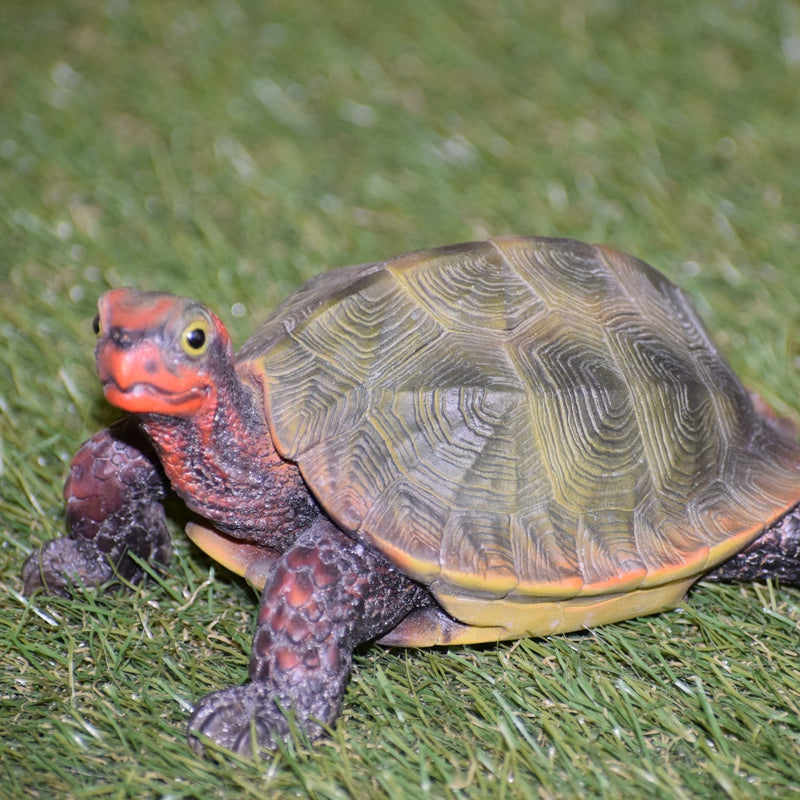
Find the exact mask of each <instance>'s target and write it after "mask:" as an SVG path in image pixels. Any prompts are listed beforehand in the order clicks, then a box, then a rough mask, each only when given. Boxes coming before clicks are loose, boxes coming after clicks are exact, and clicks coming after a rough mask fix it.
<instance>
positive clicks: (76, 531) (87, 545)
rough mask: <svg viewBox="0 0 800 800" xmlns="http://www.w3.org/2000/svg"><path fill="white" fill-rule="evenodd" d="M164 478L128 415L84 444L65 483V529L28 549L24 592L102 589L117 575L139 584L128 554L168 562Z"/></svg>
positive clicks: (65, 592)
mask: <svg viewBox="0 0 800 800" xmlns="http://www.w3.org/2000/svg"><path fill="white" fill-rule="evenodd" d="M167 487H168V484H167V481H166V478H165V477H164V474H163V472H162V471H161V467H160V466H159V464H158V460H157V458H156V455H155V453H154V451H153V449H152V447H151V446H150V444H149V442H148V441H147V440H146V439H145V437H144V435H143V434H142V433H141V431H140V430H139V428H138V426H137V425H136V424H135V422H133V421H132V420H130V419H122V420H120V421H119V422H117V423H115V424H114V425H112V426H111V427H109V428H106V429H104V430H102V431H100V432H99V433H97V434H95V435H94V436H93V437H92V438H91V439H89V440H88V441H86V442H85V443H84V444H83V445H82V446H81V448H80V449H79V450H78V452H77V453H76V454H75V457H74V458H73V459H72V463H71V464H70V474H69V477H68V478H67V481H66V483H65V485H64V499H65V500H66V520H67V526H68V529H69V533H68V535H67V536H66V537H64V538H61V539H53V540H52V541H50V542H47V543H46V544H45V545H44V546H42V547H41V548H40V549H39V550H36V551H35V552H33V553H32V554H31V555H30V556H29V557H28V558H27V560H26V561H25V564H24V565H23V567H22V578H23V581H24V584H25V586H24V591H25V594H27V595H31V594H33V593H34V592H36V591H37V590H40V589H41V590H44V591H45V592H46V593H48V594H57V595H62V596H69V594H70V587H71V586H73V585H75V584H84V585H86V586H99V585H100V584H103V583H106V582H107V581H109V580H111V579H112V578H113V577H114V575H115V574H117V575H119V576H120V577H122V578H124V579H125V580H128V581H130V582H132V583H136V582H137V581H139V580H141V577H142V569H141V568H140V567H139V566H138V564H136V563H135V562H134V561H133V559H132V558H131V557H130V554H131V553H132V554H134V555H136V556H138V557H139V558H140V559H143V560H145V561H152V562H155V563H158V564H166V563H167V562H168V561H169V558H170V555H171V542H170V537H169V532H168V530H167V526H166V518H165V514H164V507H163V505H162V503H161V501H162V500H163V499H164V497H166V495H167Z"/></svg>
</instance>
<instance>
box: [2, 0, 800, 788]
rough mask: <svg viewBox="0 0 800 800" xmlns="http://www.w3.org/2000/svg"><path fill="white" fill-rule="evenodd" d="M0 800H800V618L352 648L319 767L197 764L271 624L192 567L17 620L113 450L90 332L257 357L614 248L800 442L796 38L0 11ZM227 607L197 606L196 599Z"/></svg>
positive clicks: (314, 7)
mask: <svg viewBox="0 0 800 800" xmlns="http://www.w3.org/2000/svg"><path fill="white" fill-rule="evenodd" d="M2 17H3V23H2V25H0V236H1V237H2V238H1V239H0V436H1V437H2V439H1V440H0V446H1V447H2V449H1V450H0V456H1V457H2V460H1V461H0V469H2V472H0V543H2V547H0V603H2V614H0V724H2V726H3V735H2V737H0V796H2V797H24V796H35V795H37V794H38V795H40V796H42V797H60V796H70V797H86V798H89V797H92V798H94V797H97V798H105V797H108V798H123V797H158V796H165V797H175V798H179V797H181V798H182V797H258V796H287V797H293V796H299V797H313V798H334V797H348V796H354V797H372V798H381V797H398V796H407V797H419V796H434V797H489V796H491V797H532V798H539V797H543V798H549V797H573V796H581V797H602V796H606V795H611V796H617V797H619V796H624V797H639V796H641V797H654V796H657V797H696V796H700V795H702V796H706V795H716V796H730V797H748V796H791V795H797V794H800V788H799V786H800V784H799V783H798V764H800V669H799V668H798V664H797V654H798V634H799V633H800V624H799V622H798V620H800V611H798V599H800V593H798V591H797V590H791V589H786V588H782V587H773V586H767V587H754V586H746V587H719V586H711V585H700V586H699V587H698V588H697V589H696V590H695V591H694V592H693V593H692V595H691V597H690V601H689V602H688V603H687V604H686V606H685V607H684V608H683V609H681V610H679V611H675V612H671V613H668V614H664V615H662V616H659V617H653V618H648V619H641V620H634V621H630V622H627V623H623V624H619V625H614V626H609V627H606V628H603V629H598V630H595V631H591V632H586V633H580V634H575V635H571V636H564V637H557V638H554V639H550V640H524V641H519V642H512V643H506V644H502V645H500V646H497V647H483V648H454V649H451V650H427V651H407V652H406V651H388V650H384V649H382V648H378V647H367V648H364V649H362V650H361V651H360V652H359V654H358V656H357V659H356V667H355V672H354V675H353V679H352V681H351V683H350V685H349V688H348V691H347V695H346V698H345V706H344V713H343V716H342V718H341V720H340V722H339V723H338V724H337V726H336V728H335V730H334V731H333V733H332V737H331V739H330V740H329V741H327V742H323V743H321V744H318V745H316V746H315V747H313V748H307V747H305V746H304V745H303V744H302V743H301V744H300V745H299V746H298V747H297V748H289V749H287V750H285V751H283V752H281V753H278V754H277V755H276V756H275V758H274V760H268V761H265V762H262V763H255V764H254V763H250V762H241V763H239V762H236V761H235V760H231V759H227V758H224V757H221V756H215V755H212V756H211V757H209V758H208V759H206V760H198V759H196V758H195V757H194V756H193V755H192V754H191V752H190V751H189V750H188V748H187V747H186V745H185V741H184V724H185V720H186V717H187V714H188V711H189V708H190V706H191V703H192V702H193V701H194V700H195V699H196V698H197V697H199V696H201V695H202V694H204V693H206V692H207V691H210V690H212V689H215V688H219V687H220V686H224V685H229V684H233V683H239V682H241V680H242V679H243V678H244V676H245V673H246V664H247V656H248V650H249V639H250V635H251V630H252V616H253V612H254V610H255V607H256V601H255V598H254V597H253V596H252V594H251V593H250V592H249V590H248V589H247V588H246V587H245V586H243V585H242V584H241V583H240V582H238V581H237V580H235V579H232V578H231V577H230V576H228V575H227V574H222V573H223V571H222V570H215V569H214V567H213V565H211V564H210V563H209V562H208V561H207V560H205V559H204V557H203V556H202V555H201V554H199V553H198V552H197V551H196V550H194V549H193V548H192V547H191V546H190V545H189V544H188V543H187V542H186V541H185V540H183V539H182V538H181V537H180V535H178V537H177V538H178V546H177V554H176V558H175V563H174V566H173V568H172V569H171V571H170V574H169V575H168V576H167V577H165V578H164V579H163V580H159V581H154V582H151V583H150V584H148V585H147V586H146V587H144V588H140V589H138V590H137V591H135V592H133V593H131V594H126V595H123V596H120V597H116V598H109V597H98V596H96V595H94V594H92V593H86V594H83V595H81V596H79V597H77V598H76V599H74V600H72V601H68V602H67V601H61V600H51V599H37V600H35V601H34V602H32V603H28V602H26V601H25V600H23V599H22V598H21V597H20V595H19V591H20V589H21V584H20V580H19V569H20V565H21V563H22V561H23V559H24V557H25V555H26V554H27V553H28V552H29V551H30V549H31V548H32V547H33V546H36V545H38V544H39V543H41V542H42V541H44V540H46V539H49V538H52V537H53V536H57V535H59V534H60V533H62V532H63V522H62V503H61V498H60V491H61V484H62V482H63V479H64V476H65V474H66V466H67V463H68V460H69V457H70V455H71V453H72V452H74V450H75V449H76V447H77V446H78V444H79V443H80V442H81V441H82V440H83V439H84V438H86V437H87V436H88V435H89V434H90V433H91V432H93V431H94V430H96V429H97V428H99V427H101V426H103V425H105V424H107V423H108V422H109V421H110V420H112V419H113V418H114V416H115V414H114V412H113V410H111V409H109V408H108V407H107V406H106V405H105V404H104V402H103V400H102V397H101V393H100V391H99V387H98V385H97V381H96V379H95V377H94V375H93V366H92V357H91V351H92V346H93V336H92V333H91V325H90V322H91V319H92V317H93V315H94V303H95V300H96V297H97V296H98V295H99V294H100V293H101V292H102V291H104V290H105V289H106V288H108V287H111V286H117V285H122V284H135V285H137V286H139V287H142V288H152V289H167V290H172V291H177V292H180V293H186V294H191V295H193V296H196V297H197V298H199V299H203V300H205V301H206V302H208V303H210V304H211V305H213V307H214V308H215V309H216V310H217V311H218V312H219V313H220V314H221V316H222V317H223V318H224V319H225V321H226V322H227V323H229V324H230V326H231V329H232V332H233V335H234V338H235V340H236V341H237V342H239V343H241V342H242V341H243V340H244V338H245V337H246V335H247V334H248V333H249V332H250V331H252V330H253V329H254V327H255V325H256V324H257V322H258V321H259V320H261V319H263V318H264V316H265V315H266V313H267V312H268V311H269V310H270V309H271V308H273V307H274V306H275V305H276V304H277V303H278V302H279V301H280V300H281V299H282V298H283V297H284V296H285V295H286V294H287V293H288V292H289V291H290V290H291V289H293V288H294V287H296V286H297V285H298V284H299V283H300V282H301V281H302V280H303V279H305V278H307V277H308V276H310V275H312V274H314V273H316V272H318V271H320V270H322V269H325V268H327V267H330V266H338V265H343V264H347V263H356V262H363V261H368V260H375V259H379V258H383V257H387V256H390V255H394V254H397V253H400V252H404V251H407V250H411V249H414V248H418V247H426V246H432V245H437V244H446V243H450V242H455V241H461V240H467V239H473V238H478V237H483V236H486V235H492V234H504V233H511V232H514V233H530V234H546V235H563V236H573V237H577V238H581V239H587V240H590V241H604V242H608V243H612V244H614V245H616V246H618V247H620V248H621V249H624V250H628V251H631V252H634V253H636V254H637V255H640V256H641V257H643V258H645V259H646V260H648V261H650V262H651V263H653V264H654V265H656V266H657V267H659V268H660V269H661V270H662V271H664V272H665V273H666V274H667V275H669V276H670V277H671V278H672V279H673V280H675V281H676V282H678V283H679V284H681V285H683V286H684V287H686V288H687V289H688V290H689V291H690V293H691V294H692V296H693V298H694V299H695V301H696V303H697V305H698V307H699V308H700V311H701V313H702V314H703V316H704V317H705V319H706V320H707V322H708V324H709V327H710V328H711V329H712V331H714V335H715V339H716V341H717V343H718V344H719V345H720V347H721V349H722V350H723V351H724V352H725V354H726V356H727V357H728V358H729V360H730V361H731V362H732V364H733V365H734V367H735V369H736V370H737V371H738V372H739V374H740V375H741V376H742V377H743V379H744V380H745V381H746V382H747V383H748V384H749V385H751V386H753V387H754V388H756V389H758V390H759V391H760V392H761V393H762V394H763V395H764V396H765V397H766V398H767V399H769V401H770V402H772V403H773V404H774V405H775V407H776V408H777V409H779V410H780V411H781V412H782V413H784V414H787V415H790V416H793V417H794V418H795V419H797V418H798V415H800V401H798V396H800V392H799V391H798V390H799V389H800V377H798V375H799V374H800V370H798V365H799V362H800V325H798V319H800V299H799V298H800V293H799V292H798V291H797V286H798V277H800V265H799V264H798V257H797V252H798V245H800V169H798V156H800V144H799V143H800V102H798V84H799V83H800V7H798V5H797V4H796V3H793V2H781V1H780V0H774V1H773V0H764V2H758V1H757V0H736V2H733V0H731V1H730V2H724V1H723V0H708V1H707V2H704V3H701V4H698V3H696V2H689V1H688V0H673V2H669V3H657V2H625V1H624V0H604V1H603V2H597V3H580V2H569V0H567V2H531V3H525V2H480V1H479V0H474V1H473V2H460V1H458V2H449V3H438V4H436V3H431V2H430V0H406V2H404V3H403V4H390V3H381V2H377V3H365V2H352V0H339V1H338V2H336V3H327V2H297V0H291V2H289V1H288V0H286V1H284V0H276V1H275V2H269V3H263V2H255V0H252V1H251V0H240V2H234V0H220V2H198V3H188V2H176V1H172V0H166V2H156V1H155V0H141V2H126V1H125V0H105V1H104V2H99V0H84V1H83V2H80V1H79V0H66V2H62V3H57V4H53V3H49V4H48V3H43V2H38V0H35V1H34V2H21V1H19V0H18V1H16V2H15V1H14V0H5V2H4V3H3V9H2ZM212 579H214V580H212Z"/></svg>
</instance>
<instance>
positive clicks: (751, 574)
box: [704, 505, 800, 586]
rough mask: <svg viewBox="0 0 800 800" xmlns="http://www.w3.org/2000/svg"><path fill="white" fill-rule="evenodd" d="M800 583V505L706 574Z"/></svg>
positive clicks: (717, 577)
mask: <svg viewBox="0 0 800 800" xmlns="http://www.w3.org/2000/svg"><path fill="white" fill-rule="evenodd" d="M768 578H772V579H773V580H777V581H779V582H780V583H782V584H785V585H791V586H800V505H799V506H795V507H794V508H793V509H792V510H791V511H789V512H788V513H787V514H784V516H783V517H781V518H780V519H779V520H778V521H777V522H775V523H774V524H773V525H771V526H770V527H769V528H767V529H766V530H765V531H764V532H763V533H762V534H761V535H760V536H759V537H758V538H757V539H755V540H754V541H752V542H751V543H750V544H749V545H748V546H747V547H746V548H745V549H744V550H742V551H741V552H739V553H737V554H736V555H735V556H733V557H732V558H730V559H728V561H726V562H724V563H723V564H720V565H719V566H717V567H716V568H714V569H713V570H712V571H711V572H709V573H708V574H707V575H705V576H704V579H705V580H711V581H726V582H752V581H765V580H767V579H768Z"/></svg>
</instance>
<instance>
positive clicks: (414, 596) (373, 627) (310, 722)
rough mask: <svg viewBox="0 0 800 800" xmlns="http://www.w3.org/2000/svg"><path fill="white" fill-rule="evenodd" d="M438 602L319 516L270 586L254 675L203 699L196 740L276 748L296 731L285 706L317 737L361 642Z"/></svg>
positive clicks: (192, 725)
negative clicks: (244, 682) (247, 681)
mask: <svg viewBox="0 0 800 800" xmlns="http://www.w3.org/2000/svg"><path fill="white" fill-rule="evenodd" d="M432 602H433V601H432V599H431V595H430V593H429V592H428V591H427V589H425V588H424V587H422V586H420V585H419V584H417V583H415V582H413V581H411V580H410V579H408V578H407V577H405V576H404V575H402V574H401V573H400V572H398V571H397V570H396V569H395V568H394V567H393V566H392V565H391V564H389V562H388V561H387V560H386V559H385V558H383V557H382V556H381V555H380V554H379V553H378V552H376V551H374V550H372V549H370V548H368V547H366V546H364V545H363V544H361V543H359V542H357V541H355V540H354V539H352V538H351V537H349V536H347V535H346V534H344V533H343V532H342V531H340V530H339V529H338V528H336V527H335V526H334V525H333V524H332V523H331V522H329V521H328V520H326V519H322V518H321V519H319V520H318V521H317V522H316V523H315V524H314V525H313V526H312V527H311V528H310V529H309V530H308V531H307V532H306V533H304V534H302V535H301V536H300V537H298V539H297V541H296V542H295V543H294V545H292V547H291V548H290V549H289V550H288V551H287V552H286V553H285V554H284V555H283V556H281V558H279V559H278V561H277V562H276V563H275V566H274V567H273V569H272V571H271V573H270V576H269V578H268V580H267V583H266V585H265V587H264V591H263V594H262V598H261V608H260V612H259V615H258V623H257V628H256V633H255V637H254V639H253V651H252V655H251V658H250V669H249V674H250V682H249V683H247V684H245V685H244V686H235V687H232V688H230V689H223V690H222V691H219V692H214V693H212V694H210V695H207V696H206V697H204V698H203V699H202V700H200V702H199V703H198V704H197V705H196V706H195V710H194V713H193V714H192V717H191V719H190V721H189V741H190V744H191V745H192V746H193V747H194V749H195V750H197V751H198V752H202V737H208V738H209V739H211V740H213V741H214V742H216V743H217V744H218V745H220V746H222V747H224V748H226V749H228V750H232V751H234V752H236V753H239V754H241V755H252V754H253V753H254V752H259V751H263V750H271V749H273V748H274V747H275V745H276V744H277V742H278V741H279V740H284V741H285V740H287V739H288V738H289V724H288V722H287V719H286V716H285V713H288V714H291V715H292V718H293V719H294V720H295V721H296V723H297V725H298V726H299V727H301V728H302V729H303V730H304V731H305V732H306V733H307V734H308V735H309V736H310V737H311V738H312V739H314V738H318V737H319V736H321V735H322V732H323V726H324V725H331V724H332V723H333V722H334V721H335V720H336V718H337V717H338V715H339V711H340V708H341V703H342V696H343V694H344V689H345V685H346V683H347V678H348V676H349V674H350V668H351V664H352V655H353V650H354V648H355V647H357V646H358V645H359V644H361V643H362V642H365V641H369V640H371V639H375V638H376V637H378V636H380V635H382V634H383V633H385V632H386V631H387V630H390V629H391V628H393V627H394V626H395V625H396V624H397V623H398V622H399V621H400V620H401V619H402V618H403V617H405V616H406V614H408V613H409V612H410V611H412V610H413V609H415V608H419V607H423V606H427V605H430V604H431V603H432ZM253 733H254V734H255V741H253V739H252V734H253Z"/></svg>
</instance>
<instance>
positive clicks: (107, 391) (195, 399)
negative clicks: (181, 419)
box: [103, 377, 208, 416]
mask: <svg viewBox="0 0 800 800" xmlns="http://www.w3.org/2000/svg"><path fill="white" fill-rule="evenodd" d="M207 393H208V392H207V391H206V390H205V389H203V388H201V387H197V386H194V387H191V388H189V389H186V390H185V391H182V392H176V391H173V390H170V389H165V388H163V387H161V386H158V385H156V384H153V383H147V382H136V383H132V384H130V385H129V386H121V385H120V384H119V383H117V381H116V380H114V378H113V377H106V378H105V380H103V394H104V395H105V397H106V400H108V402H109V403H111V404H112V405H114V406H116V407H117V408H121V409H122V410H123V411H130V412H133V413H150V414H169V415H171V416H186V415H187V414H192V413H194V412H195V411H197V410H198V409H199V408H200V407H201V406H202V405H203V401H204V399H205V397H206V395H207Z"/></svg>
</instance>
